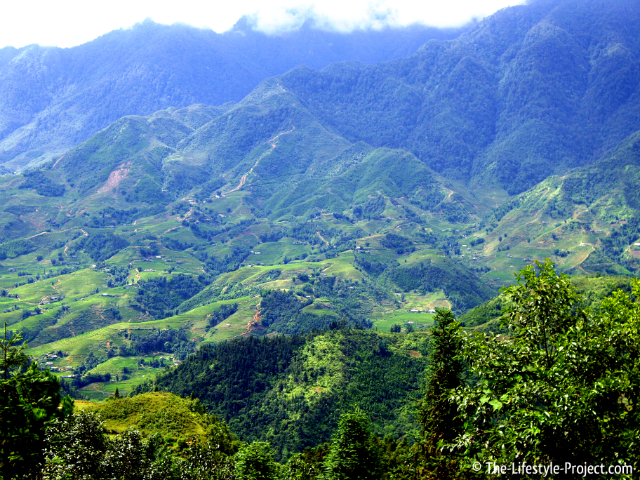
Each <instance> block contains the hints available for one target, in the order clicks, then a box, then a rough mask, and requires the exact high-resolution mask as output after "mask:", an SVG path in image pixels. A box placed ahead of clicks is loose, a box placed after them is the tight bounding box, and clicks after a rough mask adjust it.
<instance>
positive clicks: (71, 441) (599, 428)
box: [0, 262, 640, 480]
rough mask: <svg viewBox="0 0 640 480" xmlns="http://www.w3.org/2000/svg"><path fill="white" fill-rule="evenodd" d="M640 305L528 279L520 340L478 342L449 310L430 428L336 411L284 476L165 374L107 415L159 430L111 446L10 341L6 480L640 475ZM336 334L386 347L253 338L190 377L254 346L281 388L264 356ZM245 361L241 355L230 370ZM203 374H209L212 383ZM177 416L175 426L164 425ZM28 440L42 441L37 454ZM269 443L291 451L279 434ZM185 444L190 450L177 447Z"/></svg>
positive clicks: (434, 335)
mask: <svg viewBox="0 0 640 480" xmlns="http://www.w3.org/2000/svg"><path fill="white" fill-rule="evenodd" d="M638 298H640V283H639V282H637V281H635V282H634V284H633V288H632V296H629V295H628V294H626V293H624V292H622V291H620V290H618V291H615V292H614V293H613V294H612V295H611V296H609V297H606V298H604V299H602V301H601V302H600V303H599V304H597V305H593V306H592V307H587V308H584V306H583V305H584V299H581V298H580V296H579V295H578V294H577V292H576V290H575V287H574V286H573V285H572V284H571V282H570V281H569V279H568V277H566V276H564V275H558V274H557V272H556V271H555V269H554V265H553V264H552V263H551V262H545V263H544V264H542V263H537V264H536V265H535V266H532V267H528V268H526V269H523V270H522V271H520V273H519V274H518V277H517V281H516V283H515V284H514V285H513V286H511V287H509V288H506V289H504V290H503V293H502V295H501V299H500V300H501V303H503V304H504V305H505V314H504V316H503V328H504V329H505V330H507V331H508V332H509V335H507V336H505V335H495V334H492V333H472V334H469V333H465V332H464V331H463V330H462V328H461V325H460V323H459V322H457V321H456V320H455V318H454V316H453V314H452V313H451V312H450V311H448V310H438V311H437V313H436V318H435V323H434V326H433V327H432V328H431V329H430V333H431V335H430V340H429V349H428V362H427V368H426V369H425V370H424V374H425V376H424V384H423V385H424V386H423V388H422V389H421V395H422V400H421V402H420V403H419V405H418V406H417V408H416V404H415V403H413V402H409V403H408V404H406V408H407V411H413V412H414V414H415V415H416V417H417V425H418V426H419V429H418V430H416V431H415V432H413V433H412V434H411V435H408V434H402V433H399V432H393V433H390V434H388V435H386V436H385V437H384V438H382V436H381V434H380V432H376V430H377V428H378V427H376V425H375V420H374V421H373V422H372V421H371V420H372V419H375V418H376V416H377V415H378V413H376V412H371V411H370V413H369V414H367V413H366V412H365V410H364V409H365V408H367V409H371V407H372V404H373V403H375V402H372V399H371V398H366V395H365V396H364V397H360V398H358V399H356V400H355V401H354V404H355V405H356V406H355V407H352V408H349V409H346V410H345V411H344V412H342V413H341V415H340V418H339V420H338V421H337V425H333V426H331V425H329V424H328V417H327V415H326V414H324V415H322V416H321V417H320V418H317V419H315V423H314V426H315V427H316V428H325V427H327V428H330V429H332V430H333V435H332V436H331V438H330V441H329V442H326V443H321V444H316V445H313V446H312V447H310V448H306V449H305V450H304V451H303V452H300V453H294V452H290V456H288V460H287V461H286V462H282V463H277V462H276V461H275V459H274V449H273V446H272V445H271V443H270V441H264V440H261V441H260V440H256V441H252V442H251V443H244V442H239V441H238V440H236V438H235V437H234V435H233V434H232V433H231V431H233V429H231V430H230V429H229V427H227V426H226V424H225V422H222V421H220V420H218V419H217V418H216V417H214V416H209V415H207V414H206V413H205V412H204V408H203V405H202V404H201V403H200V402H199V401H198V400H195V399H187V398H180V397H177V396H174V395H172V394H168V393H164V392H159V391H158V390H159V386H158V384H161V383H162V382H163V380H166V378H167V377H166V376H165V377H161V378H159V379H158V382H157V383H156V385H155V387H154V390H156V392H152V393H145V394H142V395H138V396H131V397H130V398H126V399H123V398H120V397H119V393H118V391H116V392H115V393H114V395H113V396H112V397H111V398H110V399H109V400H107V401H106V402H104V404H103V405H101V406H99V407H97V409H98V410H99V411H101V412H103V413H104V415H105V417H106V422H107V425H109V422H111V425H112V428H113V425H117V427H116V428H115V429H114V430H116V431H121V429H122V428H124V427H126V426H129V425H131V424H132V423H138V424H139V425H136V427H139V428H141V429H142V431H143V432H144V433H141V432H140V431H139V430H138V429H136V428H132V429H129V430H126V431H125V432H124V433H120V434H117V435H116V436H115V437H108V436H107V435H106V434H107V430H106V427H105V423H104V421H103V420H101V418H100V416H98V415H96V414H95V412H87V411H86V410H79V411H77V412H76V413H73V412H72V402H71V400H70V399H68V398H67V399H65V400H64V401H63V402H62V408H57V406H58V404H59V403H60V396H59V395H56V392H57V389H58V388H59V386H58V382H57V380H56V379H55V378H54V377H53V376H51V374H50V373H49V372H42V371H40V370H39V369H38V368H37V366H36V365H35V364H33V365H32V366H31V367H30V368H28V369H27V368H26V366H25V361H27V358H26V356H25V355H24V346H18V343H19V338H9V339H5V340H2V341H1V345H2V348H3V349H4V351H5V353H6V355H3V356H2V358H3V359H4V360H2V362H3V363H2V369H3V371H2V373H3V379H2V380H0V382H1V383H2V385H1V387H2V388H0V391H1V392H2V395H3V396H4V397H5V398H3V400H6V402H3V405H6V406H14V404H15V405H16V406H17V405H18V404H19V405H21V408H13V409H12V410H11V411H12V412H13V416H12V417H11V418H8V417H7V416H6V415H3V416H2V417H1V419H2V422H3V431H11V432H15V433H16V434H15V435H11V436H8V437H6V440H5V441H4V443H3V449H2V453H3V457H2V462H3V463H2V467H3V475H9V476H10V477H11V478H22V477H24V478H27V477H28V476H29V475H38V474H40V475H44V476H45V477H46V478H64V477H65V476H90V477H91V478H99V479H102V478H105V479H106V478H113V474H114V472H115V473H116V474H117V475H118V478H122V477H124V478H131V479H134V478H135V479H138V478H154V479H155V478H169V479H173V478H176V479H177V478H181V479H184V478H187V479H191V478H225V479H245V478H263V479H290V478H308V479H325V480H326V479H345V478H346V479H351V478H353V479H355V478H364V479H391V478H398V479H415V478H445V479H449V478H450V479H460V478H495V475H496V473H495V472H494V471H493V470H492V468H491V467H489V468H486V469H485V468H480V469H478V468H477V465H478V464H480V465H482V466H487V465H489V466H490V465H494V464H497V465H510V464H512V463H513V464H518V465H525V464H526V465H530V466H534V465H536V466H537V465H550V464H551V463H553V464H554V465H564V466H565V467H566V465H567V463H569V464H571V465H573V467H569V468H570V469H571V468H573V470H571V472H572V474H573V473H574V472H576V474H578V475H582V473H584V470H582V471H581V470H579V469H580V468H582V469H584V468H585V465H598V466H600V465H603V466H604V467H602V468H600V467H599V468H600V470H599V471H593V472H592V473H593V475H592V476H594V478H612V476H615V477H616V478H629V479H630V478H634V472H635V471H636V470H637V469H638V468H640V458H638V455H637V449H636V448H635V442H636V439H637V436H638V433H640V419H639V418H638V413H637V412H636V409H635V407H634V406H635V405H636V402H637V390H638V378H637V371H638V367H640V365H637V362H638V358H640V355H639V353H640V352H638V351H637V350H638V346H637V342H636V339H637V338H638V335H639V334H640V332H639V331H638V329H639V328H640V303H639V302H638ZM393 335H396V337H393ZM414 335H415V334H387V336H383V337H384V338H386V340H388V341H389V342H388V345H389V350H390V351H391V352H392V353H391V354H392V355H397V353H396V352H395V351H394V350H396V349H398V347H399V345H398V343H397V342H396V343H395V344H393V342H391V341H390V340H391V338H392V337H393V338H396V339H402V340H403V341H402V342H401V343H403V344H405V345H406V341H413V340H415V339H416V338H418V337H415V336H414ZM419 335H423V334H419ZM332 336H341V337H343V340H342V341H343V342H344V341H347V342H348V341H353V339H354V336H355V337H361V336H365V337H367V339H371V338H376V337H378V334H376V333H375V332H366V331H350V330H347V329H345V328H344V327H343V328H341V329H335V330H333V331H331V332H326V333H318V332H316V333H314V334H313V335H310V336H308V337H307V341H304V339H302V338H301V337H289V338H286V337H281V338H274V339H271V340H269V339H262V340H257V339H245V340H240V341H235V342H229V343H228V344H219V345H218V346H216V347H215V348H214V349H213V350H212V349H208V350H207V349H205V350H204V351H203V352H202V354H201V355H198V356H196V357H190V359H188V360H187V362H185V366H186V368H187V369H189V370H191V371H192V372H193V373H195V372H196V371H197V370H196V369H194V367H197V366H198V365H203V363H204V362H205V361H207V362H209V363H208V365H207V366H206V367H205V369H204V370H207V369H208V370H216V369H217V368H218V367H219V366H220V368H222V369H224V368H225V366H224V363H223V362H222V359H223V358H224V357H223V356H222V355H218V356H216V355H215V352H216V350H217V349H220V350H221V353H230V352H231V350H230V349H238V352H239V353H241V352H245V353H246V352H248V351H249V350H248V349H246V348H244V347H245V346H251V347H252V348H251V350H256V351H257V352H258V353H257V354H256V355H255V360H256V361H257V362H256V361H254V364H252V365H250V366H249V368H248V370H253V371H255V373H256V374H257V376H256V377H254V379H253V380H252V387H253V388H255V387H256V386H258V383H259V379H262V380H263V381H266V380H267V377H265V376H264V373H265V369H264V367H265V366H266V365H267V363H268V362H266V361H264V360H261V358H262V357H264V356H265V355H266V354H267V351H268V350H269V349H270V350H271V351H270V352H269V353H271V354H275V356H276V358H275V360H276V362H271V365H274V364H276V363H277V364H285V363H286V361H284V362H283V360H286V358H287V356H288V353H287V352H288V351H289V352H291V351H295V350H297V351H304V349H306V348H308V346H309V345H314V344H315V342H316V341H317V340H318V339H322V338H323V337H325V338H329V337H332ZM308 339H311V340H312V341H311V342H309V341H308ZM362 340H363V339H362V338H360V341H362ZM256 342H257V343H256ZM270 342H271V343H270ZM242 344H244V345H242ZM301 345H304V346H301ZM343 345H344V343H343ZM603 345H606V348H603ZM363 346H364V345H363ZM274 347H275V348H274ZM411 347H412V346H411ZM411 347H409V348H411ZM225 348H226V349H227V350H226V351H224V349H225ZM369 349H370V346H369ZM398 350H400V349H398ZM363 351H364V349H363ZM410 352H411V351H410ZM376 354H377V353H376ZM410 356H411V355H410ZM325 357H326V356H323V358H325ZM412 357H413V356H412ZM241 358H242V357H241V355H238V356H237V358H234V359H232V360H231V361H230V362H228V363H229V364H232V363H234V362H238V361H240V360H241ZM414 358H415V357H414ZM364 363H367V362H364ZM307 364H308V362H307ZM369 365H371V362H369ZM22 366H24V367H22ZM183 373H184V372H183ZM289 373H294V372H291V371H290V372H289ZM345 373H346V371H345V372H343V374H345ZM373 373H374V372H373V371H368V372H367V375H369V376H370V375H371V374H373ZM203 374H204V375H206V373H205V371H202V372H201V373H200V375H199V376H201V377H202V375H203ZM169 378H170V375H169ZM237 380H239V379H236V380H234V381H237ZM242 381H243V380H241V382H242ZM245 383H246V381H245ZM285 383H286V382H285ZM297 383H298V385H300V382H297ZM359 383H361V384H364V383H365V382H362V381H360V382H359ZM219 384H220V383H217V384H216V385H215V387H216V389H217V385H219ZM280 384H281V385H283V382H280ZM246 386H249V383H246ZM42 388H45V389H47V391H49V392H50V393H51V394H52V396H50V397H49V399H48V400H47V402H48V403H47V407H45V405H44V404H42V403H39V404H37V405H36V404H34V403H31V402H30V401H29V399H30V398H37V397H38V395H37V391H39V390H40V389H42ZM280 391H281V392H287V391H288V387H287V386H286V385H283V388H282V390H280ZM309 393H310V394H311V395H312V396H313V393H311V392H309ZM309 393H308V394H306V395H305V393H304V392H303V391H299V393H298V395H299V396H300V397H301V399H305V397H306V398H308V396H309ZM316 393H320V392H316ZM265 396H269V394H267V395H265ZM236 400H237V399H236ZM40 402H42V400H40ZM241 403H242V404H246V403H248V402H246V401H245V402H241ZM358 404H359V405H360V406H358ZM273 406H274V405H272V407H273ZM43 407H44V408H43ZM94 408H96V407H94ZM214 408H215V407H214ZM6 411H8V410H6V409H5V412H6ZM36 411H37V412H38V414H37V415H34V413H35V412H36ZM265 413H266V412H265ZM163 415H170V416H171V418H175V420H174V421H172V422H168V423H167V422H163V421H162V419H161V417H162V416H163ZM271 415H272V417H273V418H278V419H280V420H283V419H284V416H283V415H282V414H281V413H278V411H277V409H273V408H272V409H271ZM307 416H313V415H312V413H311V412H310V411H309V410H302V411H300V412H299V418H300V419H302V418H304V417H307ZM265 418H268V417H265ZM193 427H195V431H194V428H193ZM280 428H282V429H283V430H287V428H286V427H284V426H282V425H281V426H280ZM21 429H22V430H21ZM20 431H23V432H28V433H29V435H30V436H31V438H32V439H33V440H40V441H33V440H32V441H29V442H24V441H23V440H24V436H23V435H20V434H19V432H20ZM266 431H267V432H270V434H269V435H268V436H269V437H270V439H269V440H273V441H275V442H276V445H277V444H278V437H277V433H278V432H279V431H280V430H279V428H274V427H271V428H268V429H267V430H266ZM176 432H185V433H187V434H188V435H189V437H188V438H187V437H180V438H178V439H176V438H175V437H174V435H175V434H176ZM273 433H276V436H272V434H273ZM42 440H44V441H42ZM507 446H509V447H510V448H508V447H507ZM300 447H302V445H300V446H299V448H300ZM291 453H293V454H291ZM576 459H579V460H576ZM523 468H526V467H523ZM576 469H578V470H576ZM533 474H534V475H535V472H534V473H533ZM547 476H548V477H549V478H561V477H564V476H565V472H562V474H560V475H557V474H556V473H555V472H554V471H548V470H547Z"/></svg>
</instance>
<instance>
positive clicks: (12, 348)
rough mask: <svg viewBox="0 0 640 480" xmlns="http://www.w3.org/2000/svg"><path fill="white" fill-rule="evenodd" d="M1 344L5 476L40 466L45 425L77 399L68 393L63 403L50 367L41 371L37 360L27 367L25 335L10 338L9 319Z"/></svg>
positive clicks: (0, 456) (0, 448) (0, 447)
mask: <svg viewBox="0 0 640 480" xmlns="http://www.w3.org/2000/svg"><path fill="white" fill-rule="evenodd" d="M0 348H1V349H2V358H1V359H0V369H1V370H2V379H1V380H0V462H1V464H0V467H1V468H2V476H3V477H4V478H14V477H16V476H18V475H19V474H20V475H29V474H31V473H34V472H36V471H38V470H39V468H40V466H41V464H42V461H43V450H44V446H45V440H44V431H45V426H46V424H47V423H48V422H49V421H51V420H52V419H53V418H55V417H63V416H65V415H67V414H69V413H70V412H71V410H72V409H73V401H72V400H71V399H70V398H69V397H67V398H65V399H64V400H63V401H62V405H60V402H61V398H60V384H59V383H58V380H57V379H56V378H55V377H54V376H53V375H52V374H51V373H50V372H49V371H48V370H47V371H45V372H43V371H41V370H40V369H39V368H38V364H37V363H36V362H32V363H31V365H30V366H28V367H25V364H28V357H27V356H26V354H25V353H24V349H25V348H26V345H25V344H24V343H23V342H22V335H21V334H14V335H12V336H11V338H7V325H6V323H5V333H4V339H2V340H0ZM59 407H60V408H59Z"/></svg>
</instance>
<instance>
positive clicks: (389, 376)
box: [134, 329, 427, 458]
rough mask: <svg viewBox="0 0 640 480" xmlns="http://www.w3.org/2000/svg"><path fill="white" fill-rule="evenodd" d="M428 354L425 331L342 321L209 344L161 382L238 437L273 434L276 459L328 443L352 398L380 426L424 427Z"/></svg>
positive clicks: (410, 430) (390, 430) (384, 429)
mask: <svg viewBox="0 0 640 480" xmlns="http://www.w3.org/2000/svg"><path fill="white" fill-rule="evenodd" d="M426 354H427V337H426V335H425V334H424V333H413V334H409V335H407V334H383V333H379V332H365V331H359V330H348V329H338V330H333V331H330V332H326V333H322V334H317V333H316V334H312V335H308V336H306V337H297V336H294V337H273V338H265V339H263V340H258V339H255V338H250V339H242V340H236V341H232V342H228V343H225V344H219V345H217V346H215V347H211V348H209V347H207V348H203V349H201V350H200V351H199V352H198V353H197V354H196V355H195V356H192V357H189V358H188V359H187V360H185V361H184V362H183V363H182V364H181V365H180V366H179V367H178V368H176V369H174V370H172V371H171V372H168V373H165V374H162V375H160V376H158V378H157V380H156V381H155V385H156V386H157V387H158V388H159V389H160V390H166V391H171V392H174V393H177V394H179V395H183V396H187V395H191V394H193V395H194V396H195V397H196V398H199V399H200V400H201V402H202V404H203V405H205V406H206V407H207V408H208V409H209V410H210V411H211V412H214V413H215V414H216V415H217V416H218V417H220V418H221V419H225V420H226V422H227V423H228V424H229V428H230V429H231V430H232V431H233V432H234V433H235V434H236V435H238V437H239V439H240V440H242V441H258V440H259V441H264V440H268V441H269V442H270V443H271V444H272V446H273V447H274V450H275V452H276V457H277V458H281V457H283V458H287V457H288V456H289V455H290V454H291V453H294V452H300V451H302V450H304V449H305V448H306V447H314V446H317V445H319V444H321V443H325V442H328V441H329V440H330V437H331V434H332V432H333V430H334V429H335V428H336V426H337V423H338V419H339V417H340V415H341V414H342V413H343V412H346V411H349V410H350V409H351V408H352V406H353V405H354V404H357V405H360V406H361V407H362V408H363V410H364V411H365V412H367V413H368V414H369V415H370V416H371V418H372V421H373V429H374V431H375V433H376V434H377V435H379V436H385V435H392V436H393V437H396V438H397V437H400V436H404V435H406V434H413V435H416V434H417V428H418V427H417V419H416V418H415V413H414V411H415V405H416V402H417V400H418V399H419V392H420V385H421V383H420V382H421V378H422V375H423V372H424V369H425V366H426V357H425V356H426ZM374 379H375V380H374ZM150 388H151V384H150V383H148V384H145V385H142V386H141V387H139V388H138V391H144V390H145V389H150ZM134 398H138V397H134Z"/></svg>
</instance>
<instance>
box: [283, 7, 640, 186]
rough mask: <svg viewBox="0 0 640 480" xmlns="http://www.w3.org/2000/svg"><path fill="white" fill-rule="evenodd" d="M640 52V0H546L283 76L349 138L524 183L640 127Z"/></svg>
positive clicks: (438, 166)
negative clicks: (398, 54) (391, 53)
mask: <svg viewBox="0 0 640 480" xmlns="http://www.w3.org/2000/svg"><path fill="white" fill-rule="evenodd" d="M639 59H640V5H639V4H638V3H637V2H634V1H630V0H616V1H603V0H544V1H537V2H532V3H531V4H530V5H524V6H517V7H511V8H507V9H504V10H502V11H500V12H498V13H496V14H495V15H493V16H491V17H488V18H486V19H484V20H483V21H482V22H480V24H479V25H478V26H477V28H474V29H473V30H472V31H470V32H467V33H465V34H463V35H461V36H460V37H459V38H457V39H456V40H453V41H431V42H428V43H427V44H426V45H424V46H423V47H422V48H420V50H419V51H418V52H417V53H415V54H414V55H412V56H410V57H407V58H402V59H399V60H396V61H392V62H388V63H383V64H379V65H361V64H356V63H342V64H336V65H331V66H330V67H327V68H326V69H324V70H322V71H320V72H318V71H314V70H311V69H309V68H305V67H300V68H297V69H294V70H293V71H291V72H289V73H287V74H285V75H284V76H282V78H281V84H282V85H283V86H284V87H285V88H287V89H289V90H290V91H291V92H292V93H294V94H295V95H297V96H298V97H299V98H300V99H301V100H302V101H304V102H305V105H307V106H308V108H311V109H313V110H314V111H315V112H316V114H317V115H318V116H319V117H320V118H322V119H323V120H324V121H326V122H327V123H328V124H329V125H331V126H332V127H333V128H335V129H336V130H337V131H339V132H340V133H341V134H342V135H343V136H345V137H346V138H348V139H350V140H356V139H357V140H363V141H366V142H367V143H369V144H371V145H374V146H389V147H394V148H405V149H408V150H410V151H411V152H412V153H414V154H415V155H416V156H417V157H418V158H420V159H421V160H422V161H424V162H426V163H427V164H428V165H429V166H430V167H432V168H433V169H435V170H436V171H438V172H440V173H442V174H444V175H446V176H449V177H452V178H458V179H461V180H463V181H466V182H472V183H474V182H475V183H477V182H480V183H481V184H493V185H494V186H502V187H504V188H505V189H506V190H507V191H508V192H509V193H511V194H514V193H518V192H521V191H524V190H526V189H527V188H529V187H531V186H533V185H535V184H536V183H538V182H540V181H541V180H543V179H544V178H546V177H547V176H548V175H550V174H556V173H562V172H564V171H566V170H567V169H568V168H572V167H577V166H581V165H586V164H589V163H591V162H593V161H594V160H596V159H597V158H599V156H600V155H602V153H603V151H604V150H606V149H609V148H612V147H614V146H615V145H616V144H618V143H619V142H621V141H622V140H623V139H624V138H626V137H627V136H628V135H630V134H631V133H633V132H634V131H636V130H638V129H640V63H639ZM496 180H497V182H496ZM496 183H497V185H496Z"/></svg>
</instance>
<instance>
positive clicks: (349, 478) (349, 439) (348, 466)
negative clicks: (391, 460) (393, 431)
mask: <svg viewBox="0 0 640 480" xmlns="http://www.w3.org/2000/svg"><path fill="white" fill-rule="evenodd" d="M325 468H326V472H327V473H326V478H327V480H374V479H379V478H382V461H381V452H380V448H379V445H378V442H377V439H376V438H375V437H374V436H373V435H372V434H371V428H370V425H369V419H368V417H367V415H366V414H365V413H364V412H363V411H362V410H360V408H356V409H355V410H354V411H353V412H348V413H344V414H342V415H341V416H340V421H339V423H338V431H337V433H336V435H335V436H334V438H333V441H332V445H331V451H330V452H329V455H327V458H326V460H325Z"/></svg>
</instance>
